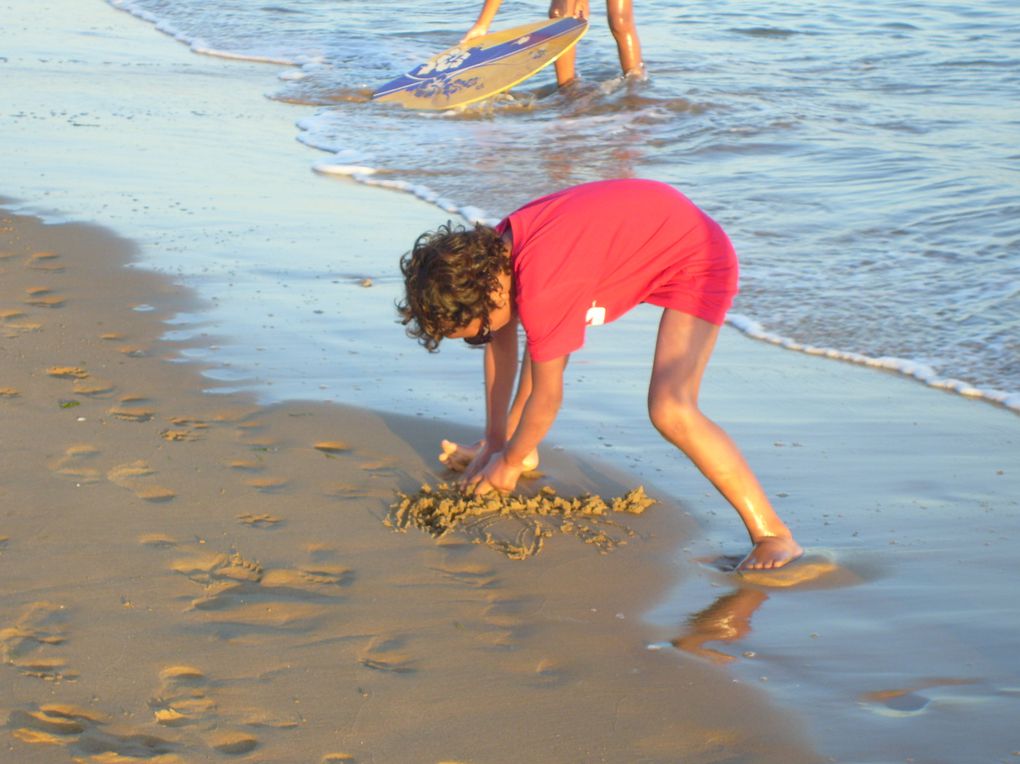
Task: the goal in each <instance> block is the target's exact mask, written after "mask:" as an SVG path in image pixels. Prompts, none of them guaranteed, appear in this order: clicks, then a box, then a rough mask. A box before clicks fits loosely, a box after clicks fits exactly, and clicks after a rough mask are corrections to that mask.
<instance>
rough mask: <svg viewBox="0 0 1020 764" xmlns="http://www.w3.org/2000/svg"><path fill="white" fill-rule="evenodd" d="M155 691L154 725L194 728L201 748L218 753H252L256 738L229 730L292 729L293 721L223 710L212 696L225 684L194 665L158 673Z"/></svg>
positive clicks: (152, 705) (256, 712) (152, 702)
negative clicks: (205, 747)
mask: <svg viewBox="0 0 1020 764" xmlns="http://www.w3.org/2000/svg"><path fill="white" fill-rule="evenodd" d="M159 683H160V686H159V690H158V691H157V693H156V695H155V696H154V697H153V698H152V699H151V700H150V701H149V707H150V708H151V709H152V713H153V716H154V717H155V720H156V723H157V724H159V725H161V726H163V727H171V728H178V729H180V728H192V727H193V728H196V729H197V730H199V731H200V734H201V737H202V740H203V742H204V743H205V745H207V746H208V747H209V748H211V749H213V750H214V751H217V752H219V753H222V754H227V755H230V756H239V755H243V754H246V753H250V752H251V751H254V750H255V749H256V748H258V746H259V741H258V738H256V737H255V736H253V735H252V734H250V733H248V732H244V731H241V730H239V729H236V728H235V729H232V728H231V727H241V726H243V727H271V728H275V729H292V728H295V727H297V726H299V722H298V721H296V720H294V719H280V718H277V717H274V716H271V715H270V714H268V713H266V712H264V711H261V710H259V709H252V708H248V707H245V708H244V709H238V710H236V711H231V710H230V709H224V708H223V707H222V705H221V703H220V702H219V701H218V700H217V699H216V698H215V697H214V695H215V691H216V689H217V688H219V687H222V686H224V685H225V684H229V682H224V681H214V680H212V679H210V678H209V677H207V676H206V675H205V673H204V672H203V671H202V670H201V669H198V668H195V667H194V666H188V665H175V666H167V667H166V668H164V669H163V670H162V671H161V672H160V673H159Z"/></svg>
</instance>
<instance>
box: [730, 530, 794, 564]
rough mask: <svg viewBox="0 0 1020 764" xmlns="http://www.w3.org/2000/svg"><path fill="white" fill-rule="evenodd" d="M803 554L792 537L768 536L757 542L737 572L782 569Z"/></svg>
mask: <svg viewBox="0 0 1020 764" xmlns="http://www.w3.org/2000/svg"><path fill="white" fill-rule="evenodd" d="M802 554H804V550H803V549H801V546H800V544H798V543H797V542H796V541H794V540H793V538H791V537H790V536H768V537H766V538H763V539H762V540H761V541H757V542H755V544H754V546H753V547H752V548H751V552H750V553H749V554H748V555H747V557H745V558H744V559H743V560H742V561H741V563H740V564H739V565H738V566H737V570H738V571H740V570H772V569H775V568H781V567H783V566H784V565H786V564H787V563H789V562H793V561H794V560H796V559H797V558H798V557H800V556H801V555H802Z"/></svg>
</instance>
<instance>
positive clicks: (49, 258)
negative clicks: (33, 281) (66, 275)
mask: <svg viewBox="0 0 1020 764" xmlns="http://www.w3.org/2000/svg"><path fill="white" fill-rule="evenodd" d="M25 267H26V268H29V269H31V270H33V271H45V272H46V273H59V272H61V271H63V270H64V266H63V264H62V263H61V262H60V255H58V254H56V253H55V252H36V253H35V254H33V255H30V256H29V258H28V261H27V262H26V263H25Z"/></svg>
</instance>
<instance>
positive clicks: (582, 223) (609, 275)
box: [397, 179, 802, 569]
mask: <svg viewBox="0 0 1020 764" xmlns="http://www.w3.org/2000/svg"><path fill="white" fill-rule="evenodd" d="M400 267H401V271H402V272H403V275H404V285H405V289H406V294H405V298H404V300H403V301H402V302H401V303H400V304H399V305H398V306H397V307H398V310H399V312H400V315H401V319H402V321H403V323H404V324H405V325H407V326H408V328H407V332H408V334H409V335H411V336H412V337H416V338H417V339H418V341H419V342H421V344H423V345H424V346H425V347H426V348H428V349H429V350H430V351H433V350H435V349H436V348H437V347H438V345H439V343H440V341H441V340H443V339H444V338H450V339H463V340H464V341H465V342H467V343H469V344H472V345H485V361H484V369H485V395H486V426H485V437H484V440H482V441H480V442H479V443H478V444H477V446H475V447H473V448H466V449H465V448H462V447H459V446H456V445H455V444H450V443H444V444H443V452H444V453H443V455H442V456H441V457H440V459H441V461H444V462H446V463H447V464H448V465H449V466H451V467H454V468H462V469H464V470H465V472H464V479H463V483H462V485H463V487H464V489H465V490H466V491H468V492H470V493H475V494H484V493H487V492H489V491H493V490H495V491H500V492H508V491H512V490H513V489H514V487H515V486H516V485H517V480H518V478H519V477H520V475H521V473H522V472H523V471H525V470H526V469H533V468H534V466H535V465H537V449H538V444H539V443H540V442H541V440H542V438H543V437H544V436H545V434H546V432H548V430H549V428H550V427H551V425H552V423H553V420H554V419H555V418H556V414H557V412H558V411H559V407H560V403H561V401H562V398H563V371H564V369H565V368H566V365H567V359H568V357H569V356H570V354H571V353H573V352H574V351H575V350H578V349H580V348H581V346H582V345H583V344H584V335H585V329H586V328H587V327H588V326H597V325H600V324H605V323H608V322H610V321H613V320H615V319H617V318H619V317H620V316H622V315H623V314H624V313H626V312H627V311H628V310H630V309H631V308H633V307H634V306H635V305H637V304H638V303H642V302H646V303H650V304H652V305H658V306H660V307H661V308H662V309H663V311H662V319H661V321H660V323H659V333H658V340H657V342H656V346H655V357H654V359H653V361H652V377H651V383H650V385H649V388H648V411H649V415H650V417H651V420H652V424H654V425H655V427H656V429H658V430H659V432H660V433H661V434H662V435H663V437H665V438H666V440H668V441H669V442H671V443H672V444H673V445H675V446H676V447H677V448H679V449H680V450H681V451H683V452H684V453H685V454H686V455H687V456H688V457H689V458H690V459H691V461H693V462H694V464H695V465H696V466H697V467H698V469H700V470H701V472H702V473H703V474H704V475H705V477H707V478H708V479H709V480H710V481H711V482H712V484H713V485H714V486H715V487H716V488H717V489H718V490H719V492H720V493H721V494H722V495H723V496H724V497H725V498H726V500H727V501H729V503H730V504H732V505H733V507H734V509H736V510H737V513H738V514H739V515H740V518H741V520H743V522H744V525H745V526H746V528H747V532H748V534H749V535H750V537H751V543H752V544H753V548H752V549H751V552H750V553H749V554H748V555H747V557H746V558H744V560H743V561H742V562H741V564H740V567H741V568H742V569H760V568H777V567H780V566H782V565H785V564H786V563H788V562H790V561H791V560H794V559H796V558H797V557H799V556H800V555H801V554H802V550H801V548H800V546H799V545H798V544H797V542H796V541H794V539H793V536H792V534H791V533H790V531H789V529H788V528H787V527H786V526H785V525H784V524H783V522H782V520H780V519H779V517H778V515H776V513H775V510H773V508H772V505H771V504H770V503H769V500H768V498H767V497H766V496H765V493H764V491H763V490H762V488H761V486H760V485H759V483H758V480H757V478H755V476H754V473H752V472H751V469H750V467H748V465H747V463H746V462H745V461H744V458H743V456H742V455H741V453H740V451H739V450H738V449H737V447H736V445H735V444H734V443H733V441H732V440H730V438H729V436H728V435H727V434H726V433H725V432H723V430H722V429H721V428H720V427H719V426H718V425H716V424H715V423H714V422H712V421H711V420H710V419H709V418H708V417H706V416H705V415H704V414H703V413H701V411H700V410H699V408H698V390H699V387H700V385H701V378H702V375H703V374H704V372H705V367H706V366H707V364H708V359H709V357H710V356H711V354H712V350H713V348H714V346H715V341H716V337H717V336H718V334H719V327H720V326H721V324H722V323H723V320H724V318H725V315H726V311H727V309H728V308H729V306H730V303H731V302H732V300H733V296H734V295H735V294H736V291H737V260H736V255H735V254H734V251H733V247H732V245H731V244H730V240H729V238H728V237H727V236H726V234H725V233H724V232H723V230H722V228H720V227H719V225H718V224H717V223H716V222H715V221H713V220H712V219H711V218H710V217H708V215H706V214H705V213H704V212H702V211H701V210H699V209H698V208H697V207H696V206H694V204H693V203H692V202H691V201H690V200H689V199H687V197H685V196H684V195H683V194H681V193H680V192H679V191H677V190H675V189H674V188H672V187H671V186H668V185H666V184H664V183H658V182H656V181H650V180H635V179H629V180H606V181H598V182H595V183H586V184H583V185H580V186H574V187H573V188H567V189H565V190H563V191H559V192H557V193H554V194H550V195H549V196H544V197H542V198H540V199H536V200H534V201H532V202H529V203H528V204H526V205H524V206H523V207H521V208H520V209H519V210H517V211H516V212H512V213H510V215H508V216H507V217H506V218H504V219H503V220H502V221H501V222H500V223H499V225H497V226H496V227H495V228H490V227H488V226H483V225H478V226H476V227H475V228H474V229H473V230H464V229H456V230H455V229H452V228H451V227H450V226H444V227H440V229H439V230H438V231H435V232H428V233H425V234H422V235H421V236H420V237H419V238H418V240H417V241H416V242H415V244H414V248H413V249H412V250H411V252H409V253H408V254H406V255H404V257H403V258H402V259H401V263H400ZM518 324H519V325H521V326H522V327H523V329H524V334H525V336H526V348H525V353H524V358H523V362H522V368H521V375H520V382H519V384H518V388H517V395H516V397H515V398H514V400H513V402H512V403H511V395H512V393H513V385H514V380H515V379H516V377H517V366H518V347H517V343H518V331H517V328H518Z"/></svg>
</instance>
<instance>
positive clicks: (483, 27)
mask: <svg viewBox="0 0 1020 764" xmlns="http://www.w3.org/2000/svg"><path fill="white" fill-rule="evenodd" d="M488 33H489V25H488V24H475V25H474V26H473V27H471V28H470V29H469V30H468V31H467V33H466V34H465V35H464V36H463V37H462V38H461V39H460V44H461V45H463V44H464V43H466V42H467V41H468V40H473V39H475V38H476V37H485V35H487V34H488Z"/></svg>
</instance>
